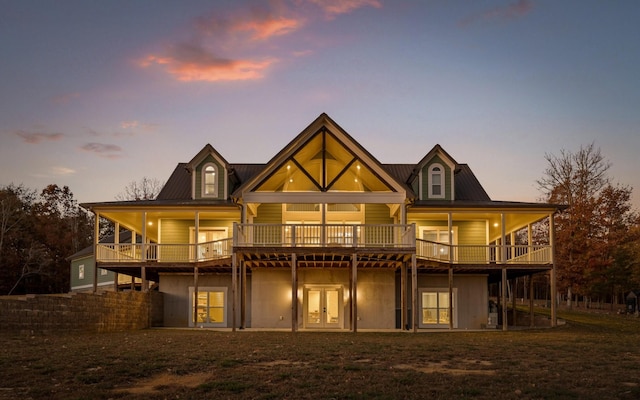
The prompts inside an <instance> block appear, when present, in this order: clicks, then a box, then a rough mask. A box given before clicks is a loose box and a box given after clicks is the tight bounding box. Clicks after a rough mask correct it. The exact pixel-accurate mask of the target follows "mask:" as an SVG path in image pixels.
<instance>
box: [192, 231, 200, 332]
mask: <svg viewBox="0 0 640 400" xmlns="http://www.w3.org/2000/svg"><path fill="white" fill-rule="evenodd" d="M196 237H197V236H196ZM198 275H199V274H198V266H195V267H193V326H194V327H197V326H198Z"/></svg>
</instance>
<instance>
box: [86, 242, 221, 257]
mask: <svg viewBox="0 0 640 400" xmlns="http://www.w3.org/2000/svg"><path fill="white" fill-rule="evenodd" d="M231 245H232V239H231V238H226V239H221V240H214V241H212V242H205V243H198V244H193V243H192V244H167V243H144V244H143V243H135V244H134V243H100V244H98V248H97V260H98V261H100V262H119V263H126V262H167V263H171V262H196V261H210V260H215V259H218V258H224V257H229V256H231V253H232V246H231Z"/></svg>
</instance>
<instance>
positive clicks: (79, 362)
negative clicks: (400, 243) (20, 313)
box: [0, 311, 640, 400]
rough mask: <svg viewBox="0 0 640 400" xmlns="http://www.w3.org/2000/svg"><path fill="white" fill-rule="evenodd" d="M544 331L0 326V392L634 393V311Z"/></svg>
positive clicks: (639, 366)
mask: <svg viewBox="0 0 640 400" xmlns="http://www.w3.org/2000/svg"><path fill="white" fill-rule="evenodd" d="M560 317H562V318H564V319H565V320H566V321H567V323H566V325H563V326H561V327H558V328H555V329H540V330H519V331H509V332H502V331H491V332H438V333H418V334H411V333H404V332H397V333H365V332H359V333H357V334H353V333H346V332H342V333H337V332H335V333H327V332H298V333H295V334H294V333H290V332H255V331H238V332H235V333H233V332H216V331H209V330H198V329H192V330H177V329H151V330H143V331H133V332H121V333H104V334H91V335H89V334H87V335H55V336H54V335H49V336H14V335H6V334H3V335H0V349H1V350H0V399H17V398H20V399H29V398H30V399H121V398H122V399H124V398H126V399H131V398H133V399H136V398H139V399H149V398H151V399H202V398H211V399H226V398H229V399H304V398H308V399H425V398H433V399H437V398H442V399H463V398H464V399H468V398H471V399H599V400H602V399H638V398H640V319H638V318H635V317H632V316H624V315H605V314H590V313H583V312H576V311H573V312H568V311H562V312H560Z"/></svg>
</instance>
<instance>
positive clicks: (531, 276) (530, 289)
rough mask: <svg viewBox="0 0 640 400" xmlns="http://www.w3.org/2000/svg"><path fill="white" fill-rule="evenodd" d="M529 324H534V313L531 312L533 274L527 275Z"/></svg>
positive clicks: (532, 325) (531, 325)
mask: <svg viewBox="0 0 640 400" xmlns="http://www.w3.org/2000/svg"><path fill="white" fill-rule="evenodd" d="M529 317H530V321H529V326H530V327H531V328H533V327H534V326H535V314H534V313H533V275H529Z"/></svg>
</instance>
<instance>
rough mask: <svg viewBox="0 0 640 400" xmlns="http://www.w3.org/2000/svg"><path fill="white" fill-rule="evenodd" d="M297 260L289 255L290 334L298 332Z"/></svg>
mask: <svg viewBox="0 0 640 400" xmlns="http://www.w3.org/2000/svg"><path fill="white" fill-rule="evenodd" d="M297 264H298V260H297V259H296V253H291V332H297V331H298V271H297V269H298V265H297Z"/></svg>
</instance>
